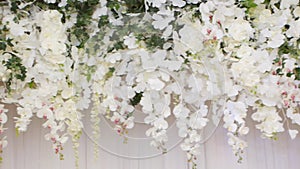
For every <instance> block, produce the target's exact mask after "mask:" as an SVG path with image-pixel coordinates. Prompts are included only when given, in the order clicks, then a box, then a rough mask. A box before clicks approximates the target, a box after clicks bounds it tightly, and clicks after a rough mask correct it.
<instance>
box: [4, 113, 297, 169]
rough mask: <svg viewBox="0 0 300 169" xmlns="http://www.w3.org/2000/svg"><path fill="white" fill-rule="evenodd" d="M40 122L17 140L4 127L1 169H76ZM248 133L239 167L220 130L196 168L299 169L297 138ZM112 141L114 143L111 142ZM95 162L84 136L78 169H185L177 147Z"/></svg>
mask: <svg viewBox="0 0 300 169" xmlns="http://www.w3.org/2000/svg"><path fill="white" fill-rule="evenodd" d="M10 117H11V115H10ZM41 124H42V120H35V121H33V123H32V124H31V125H30V127H29V129H28V132H26V133H24V134H21V135H20V136H18V137H16V135H15V132H14V131H15V130H14V127H13V123H12V119H11V118H10V121H9V122H8V124H7V125H6V126H7V127H8V128H9V129H8V130H7V131H6V132H5V133H6V134H7V136H8V140H9V146H8V147H7V148H6V149H5V150H4V153H3V157H4V161H3V164H2V165H1V167H0V169H75V166H74V157H73V150H72V147H71V144H70V143H69V144H67V146H66V147H65V150H64V155H65V160H64V161H60V160H58V158H57V156H55V154H54V153H53V152H52V148H51V143H50V142H48V141H45V140H44V134H45V133H46V132H47V131H46V130H45V129H41V127H40V126H41ZM250 125H251V126H250V127H251V132H250V134H249V135H248V136H247V138H246V140H247V141H248V143H249V148H248V149H247V151H246V152H245V153H244V160H243V163H242V164H237V163H236V161H237V158H236V157H235V156H234V155H233V154H232V152H231V149H230V147H229V146H228V145H227V136H226V132H225V130H224V129H223V128H222V127H219V128H218V130H217V131H216V133H215V134H214V135H213V136H212V137H211V139H210V140H209V141H208V142H206V143H205V144H204V146H203V148H202V151H203V153H202V155H201V156H199V160H198V161H199V167H198V169H299V168H300V160H299V157H300V138H299V137H297V138H296V139H295V140H291V139H290V138H289V136H288V135H287V134H280V135H279V137H280V140H279V141H271V140H263V139H261V138H260V133H259V132H258V131H256V130H254V127H253V126H254V124H250ZM102 132H105V131H102ZM112 141H113V140H112ZM99 156H100V157H99V159H98V160H97V161H95V160H94V158H93V144H92V143H91V141H90V140H89V139H87V137H86V136H85V135H83V137H82V138H81V147H80V169H188V168H189V167H188V164H187V162H186V158H185V154H184V153H183V152H182V151H181V150H180V148H179V147H177V148H175V149H173V150H172V151H170V152H169V153H168V154H166V155H163V156H160V157H156V158H152V159H147V160H129V159H122V158H118V157H115V156H113V155H110V154H108V153H106V152H104V151H100V155H99Z"/></svg>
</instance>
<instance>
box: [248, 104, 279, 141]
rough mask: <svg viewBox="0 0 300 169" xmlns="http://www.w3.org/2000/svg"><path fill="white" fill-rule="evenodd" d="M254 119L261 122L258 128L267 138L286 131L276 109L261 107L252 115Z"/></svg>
mask: <svg viewBox="0 0 300 169" xmlns="http://www.w3.org/2000/svg"><path fill="white" fill-rule="evenodd" d="M252 119H253V120H255V121H257V122H261V123H260V124H258V125H256V128H257V129H259V130H261V131H262V132H263V135H264V136H266V137H273V136H274V134H275V133H278V132H283V131H284V128H283V123H281V121H282V118H281V117H280V116H279V115H278V113H277V111H276V108H275V107H267V106H264V107H259V108H258V109H257V111H256V112H255V113H254V114H252Z"/></svg>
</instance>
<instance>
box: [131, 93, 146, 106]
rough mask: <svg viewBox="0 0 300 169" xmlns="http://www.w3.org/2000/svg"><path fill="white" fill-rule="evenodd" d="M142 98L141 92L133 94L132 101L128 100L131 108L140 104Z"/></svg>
mask: <svg viewBox="0 0 300 169" xmlns="http://www.w3.org/2000/svg"><path fill="white" fill-rule="evenodd" d="M142 97H143V92H140V93H135V96H134V97H133V98H132V99H130V104H131V105H132V106H136V105H138V104H139V103H140V101H141V99H142Z"/></svg>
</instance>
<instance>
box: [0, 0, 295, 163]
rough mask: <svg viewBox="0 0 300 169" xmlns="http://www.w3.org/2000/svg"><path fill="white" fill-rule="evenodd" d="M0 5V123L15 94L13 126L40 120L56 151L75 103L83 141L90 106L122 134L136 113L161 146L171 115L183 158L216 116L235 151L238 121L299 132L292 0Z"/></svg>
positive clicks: (0, 125) (239, 139)
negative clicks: (142, 118) (180, 141)
mask: <svg viewBox="0 0 300 169" xmlns="http://www.w3.org/2000/svg"><path fill="white" fill-rule="evenodd" d="M1 12H2V15H0V19H1V25H0V54H1V57H0V63H1V64H0V134H2V133H3V131H5V130H6V128H5V123H6V122H7V120H8V116H7V113H8V109H7V108H6V104H15V105H16V107H17V108H16V111H17V116H16V117H12V118H13V119H14V121H15V127H16V128H17V131H18V132H25V131H26V130H27V127H28V125H29V124H30V123H31V120H33V117H34V116H36V117H38V118H39V119H42V120H43V125H42V126H43V127H44V128H47V129H48V130H49V133H47V134H46V135H45V139H46V140H49V141H51V142H52V143H53V149H54V151H55V152H56V153H57V154H59V155H60V158H61V159H62V158H63V156H62V149H63V146H64V144H65V143H66V142H67V141H68V138H69V136H71V137H72V139H71V140H72V141H73V147H74V149H78V146H79V143H78V141H79V138H80V135H81V134H82V130H83V127H84V126H83V122H82V117H83V115H84V113H90V114H88V115H86V116H89V117H91V122H92V128H93V136H92V138H93V139H94V140H99V138H100V139H101V137H100V136H101V135H100V126H99V125H100V123H101V121H100V116H104V117H105V118H106V119H107V120H108V121H110V122H111V124H112V125H114V130H115V131H116V132H117V133H118V134H120V135H122V136H124V137H125V140H126V138H127V136H128V132H130V129H132V128H134V127H136V126H135V117H134V113H136V112H142V113H144V114H145V115H146V117H145V119H144V122H145V123H146V124H148V125H149V126H150V128H149V129H148V130H147V132H146V133H145V134H146V136H148V137H151V138H152V141H151V143H150V144H151V145H152V146H154V147H156V148H158V149H160V150H162V152H166V151H168V150H167V148H166V147H165V146H166V143H167V141H168V140H169V139H171V138H169V137H168V128H169V127H170V124H169V122H168V119H169V118H172V117H175V119H176V126H177V128H178V135H179V136H180V137H181V138H182V139H183V142H182V144H181V148H182V149H183V151H185V152H186V153H187V158H188V160H189V161H191V162H193V163H194V165H193V167H194V168H195V167H196V165H195V160H196V157H197V155H198V154H200V153H201V152H200V145H201V144H202V143H203V142H204V141H205V140H206V139H207V138H206V137H207V136H206V135H205V134H203V133H205V130H206V129H207V128H209V127H211V126H214V128H216V126H217V124H218V122H219V120H220V116H223V122H224V124H223V127H224V128H226V129H227V130H228V134H227V135H228V144H229V145H230V146H231V147H232V149H233V152H234V154H235V155H237V156H239V157H240V158H239V161H241V159H242V156H241V153H243V152H244V151H245V148H246V147H247V146H248V144H247V142H246V141H244V140H243V138H244V136H246V135H247V134H248V133H249V132H251V131H249V128H248V123H247V120H253V121H254V122H255V123H256V124H255V126H256V128H257V129H258V130H259V131H261V133H262V136H263V137H267V138H272V139H277V133H279V132H284V131H288V132H289V134H290V136H291V138H292V139H294V138H295V137H296V136H297V134H298V132H299V131H298V130H297V129H296V127H295V125H300V109H299V107H300V59H299V55H300V32H299V26H300V21H299V17H300V7H299V0H271V1H263V0H243V1H234V0H212V1H197V0H188V1H184V0H146V1H144V2H140V1H135V3H134V4H130V2H128V1H113V2H112V1H106V0H100V1H96V0H80V1H66V0H44V1H33V0H32V1H30V0H29V1H26V2H23V1H19V0H15V1H9V2H7V4H5V5H4V6H3V7H2V8H1ZM90 107H91V108H90ZM89 108H90V109H89ZM86 110H91V111H90V112H88V111H86ZM211 130H212V131H213V129H211ZM8 141H9V140H7V139H6V137H5V136H3V137H1V138H0V150H2V149H3V148H4V147H6V145H7V143H8ZM97 154H98V149H97V147H96V148H95V155H97ZM75 157H76V159H77V161H78V151H75ZM77 166H78V164H77Z"/></svg>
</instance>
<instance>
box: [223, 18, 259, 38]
mask: <svg viewBox="0 0 300 169" xmlns="http://www.w3.org/2000/svg"><path fill="white" fill-rule="evenodd" d="M253 33H254V30H253V28H252V27H251V25H250V23H249V22H248V21H246V20H244V19H241V18H239V19H236V20H234V21H233V22H232V23H231V25H230V26H229V28H228V34H229V36H230V37H232V38H233V39H234V40H236V41H243V40H249V39H250V38H252V37H253Z"/></svg>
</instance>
